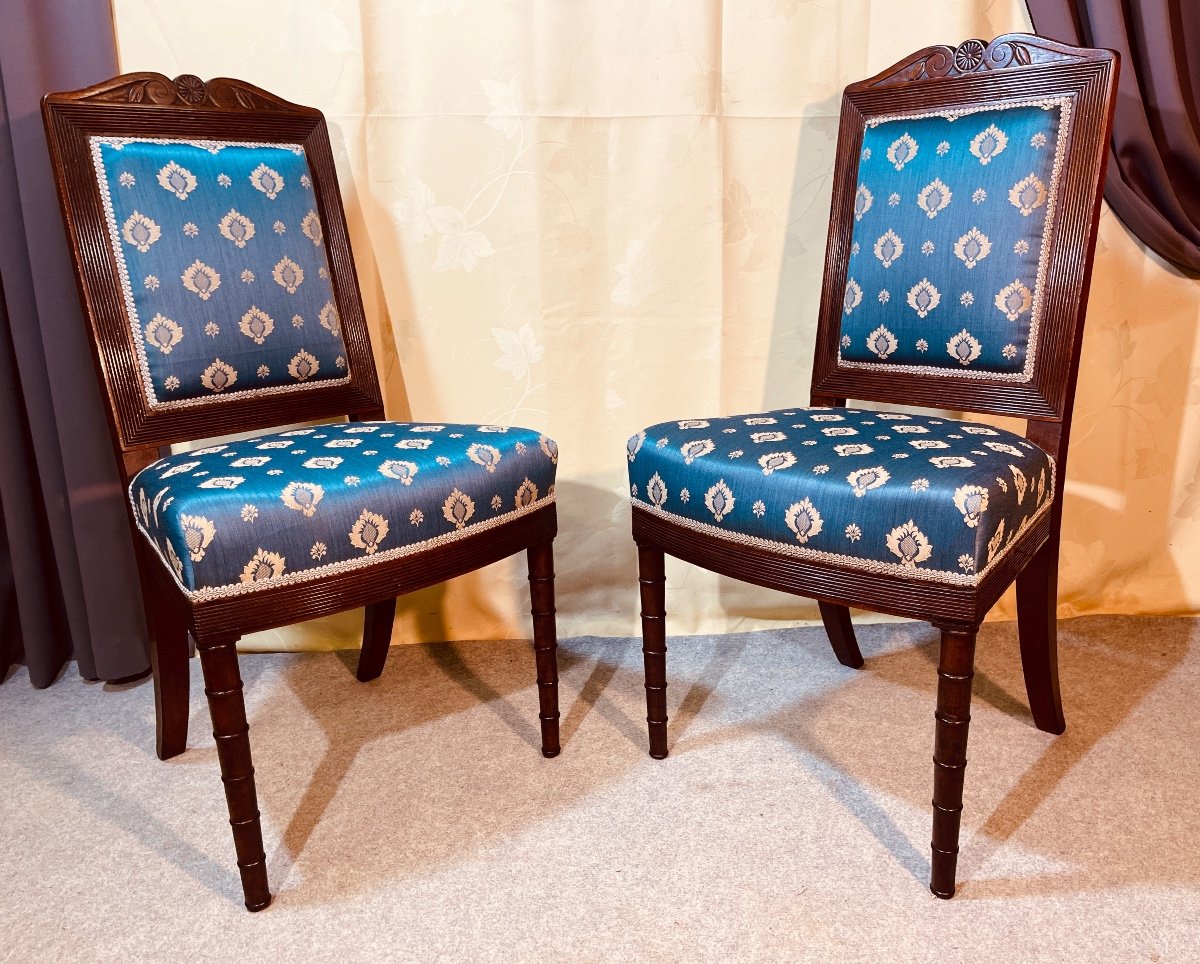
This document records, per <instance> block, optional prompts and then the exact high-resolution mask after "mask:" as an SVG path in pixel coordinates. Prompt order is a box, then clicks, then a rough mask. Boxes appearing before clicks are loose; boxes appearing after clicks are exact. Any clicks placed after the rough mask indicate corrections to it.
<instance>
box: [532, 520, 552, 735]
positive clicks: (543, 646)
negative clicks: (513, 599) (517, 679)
mask: <svg viewBox="0 0 1200 964" xmlns="http://www.w3.org/2000/svg"><path fill="white" fill-rule="evenodd" d="M527 555H528V557H529V601H530V611H531V613H532V614H533V653H534V659H535V660H536V663H537V684H538V707H539V710H538V716H539V719H540V720H541V723H542V756H546V757H555V756H558V751H559V737H558V659H557V656H556V655H555V653H556V650H557V649H558V638H557V634H556V630H555V625H554V548H553V544H552V543H549V542H546V543H543V544H541V545H538V546H530V547H529V550H528V552H527Z"/></svg>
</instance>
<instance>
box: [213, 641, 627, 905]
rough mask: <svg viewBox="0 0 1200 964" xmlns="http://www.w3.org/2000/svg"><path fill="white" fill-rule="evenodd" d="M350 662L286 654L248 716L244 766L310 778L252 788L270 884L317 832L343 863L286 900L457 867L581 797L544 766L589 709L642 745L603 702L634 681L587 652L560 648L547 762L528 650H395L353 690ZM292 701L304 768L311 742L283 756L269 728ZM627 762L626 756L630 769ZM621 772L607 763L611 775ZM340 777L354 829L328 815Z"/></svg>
mask: <svg viewBox="0 0 1200 964" xmlns="http://www.w3.org/2000/svg"><path fill="white" fill-rule="evenodd" d="M585 645H586V641H585ZM357 658H358V654H357V652H355V651H353V650H350V651H345V652H343V653H339V654H338V657H337V660H338V664H340V665H337V666H336V669H335V668H334V667H333V666H332V665H331V664H330V663H329V661H327V660H326V661H324V662H323V663H322V662H320V661H317V660H314V659H312V658H310V657H305V656H296V657H293V658H291V659H289V660H288V661H287V663H286V664H285V666H284V668H283V669H282V672H281V679H280V680H278V681H276V683H275V684H274V686H272V687H271V695H270V696H269V697H268V698H267V700H266V701H265V702H264V703H263V704H261V705H259V706H258V707H257V708H256V709H255V711H254V714H253V717H254V719H253V726H254V730H255V749H256V754H257V759H259V760H262V761H263V762H261V763H260V764H259V769H260V773H265V771H268V770H269V771H271V772H273V773H289V774H299V773H310V775H309V776H308V777H307V779H306V780H304V782H303V784H302V785H301V786H299V787H298V786H297V783H298V782H299V781H293V782H292V783H288V782H287V781H278V780H271V779H266V778H264V777H260V779H259V781H258V793H259V801H260V807H261V808H262V810H263V813H264V815H270V814H278V815H280V817H281V818H282V819H281V820H280V821H279V822H280V823H282V824H283V827H282V830H281V832H280V835H279V839H278V844H277V846H276V847H275V848H274V851H273V852H272V853H271V854H269V856H268V874H269V877H270V879H271V881H272V886H273V888H275V889H276V890H278V888H280V887H281V886H285V882H286V881H287V880H288V879H289V878H290V877H293V876H294V871H295V868H296V864H297V862H298V861H299V860H300V857H301V855H302V854H304V853H305V852H306V851H307V850H309V849H310V848H312V847H313V846H314V845H316V839H315V838H316V835H317V834H318V833H320V835H321V838H320V843H319V847H320V849H321V850H322V851H323V850H324V848H326V847H328V848H329V849H330V850H331V852H332V851H335V850H336V852H337V853H338V854H341V855H342V857H341V858H339V860H337V861H333V862H331V863H330V864H324V863H323V864H321V867H322V871H321V872H322V874H323V875H324V874H326V873H328V876H329V877H331V878H333V877H336V882H334V881H332V880H330V879H327V880H326V881H325V885H324V887H322V888H316V889H312V888H308V887H300V888H297V889H295V890H294V891H292V892H291V893H289V896H288V899H289V901H291V902H293V903H307V902H311V901H319V900H327V899H328V889H329V887H331V886H332V887H336V890H337V893H338V895H339V897H342V896H346V895H347V894H348V893H349V892H351V891H361V890H363V889H366V888H370V887H371V886H373V885H372V883H371V881H372V880H374V879H383V878H387V877H394V876H397V875H410V874H417V873H419V872H421V871H422V870H424V869H427V868H429V867H430V866H437V865H439V864H441V863H444V862H445V861H447V860H452V859H464V858H467V857H469V856H471V855H472V854H474V853H476V852H478V851H479V850H480V849H481V848H482V847H484V846H485V845H486V843H487V842H488V841H489V840H502V839H505V838H508V837H511V836H513V835H517V834H520V833H522V832H523V831H524V830H525V829H526V828H528V827H530V826H533V825H536V824H537V823H540V822H541V821H544V820H545V819H547V815H548V814H549V813H552V812H553V811H554V810H555V809H560V808H565V807H569V806H571V805H572V803H573V801H574V799H575V798H576V797H578V796H582V795H584V794H587V793H591V792H594V791H595V789H596V775H594V774H592V773H589V774H587V775H586V777H585V778H583V779H571V780H555V779H554V777H555V773H554V772H553V771H552V770H551V769H550V768H555V767H569V766H570V763H569V757H570V748H571V747H570V744H571V740H572V738H573V737H574V736H575V734H576V733H578V731H579V727H580V726H581V724H582V723H583V721H584V720H585V718H586V717H587V715H588V714H589V713H590V712H591V711H592V710H593V709H595V710H597V711H598V712H599V713H601V714H602V716H603V717H604V718H605V719H607V720H608V721H609V722H610V724H611V725H612V726H613V727H614V729H616V730H617V731H618V732H619V733H620V735H621V736H622V737H624V739H626V740H629V741H630V742H633V743H637V744H638V745H644V739H645V737H644V733H642V732H641V731H640V728H639V727H638V725H637V723H635V722H634V721H632V720H630V719H629V718H628V717H627V716H626V715H625V714H624V713H623V712H622V711H621V710H620V708H619V707H618V706H616V705H615V704H614V703H613V702H612V701H610V700H608V699H606V698H605V696H604V693H605V690H606V689H607V688H608V686H609V685H610V684H611V683H613V681H614V680H615V679H618V678H620V679H621V685H622V686H629V687H632V686H634V685H635V680H636V678H637V677H636V674H634V673H630V672H628V671H623V670H622V668H621V667H620V665H619V662H618V661H617V660H613V659H610V658H609V657H608V654H607V653H604V652H601V653H600V655H599V656H597V655H596V653H595V652H592V651H586V652H575V651H572V650H569V649H565V648H562V647H560V649H559V673H560V680H561V681H562V683H563V684H565V685H560V702H562V703H565V704H566V705H565V706H563V709H564V710H565V712H564V715H563V718H562V722H561V724H560V730H561V734H562V738H563V748H564V749H563V754H561V755H560V757H559V759H557V760H545V759H543V758H542V756H541V753H540V752H539V751H540V747H541V738H540V732H539V729H538V726H537V713H538V697H537V686H536V671H535V666H534V654H533V647H532V644H530V643H529V642H524V641H511V640H510V641H504V642H468V643H461V642H460V643H434V644H422V645H411V646H394V647H392V648H391V651H390V653H389V655H388V661H387V664H386V665H385V667H384V671H383V674H382V676H381V677H380V678H379V679H378V680H374V681H372V682H370V683H366V684H363V683H359V682H358V681H357V680H356V679H355V678H354V676H353V671H354V668H355V666H356V664H357ZM243 662H244V663H248V662H252V660H244V661H243ZM585 674H586V675H585ZM581 677H582V678H581ZM625 677H627V678H625ZM575 694H577V695H575ZM297 702H298V703H299V704H300V705H302V706H303V708H304V711H305V716H306V719H305V724H306V725H312V726H314V727H315V728H316V730H317V731H319V733H320V734H321V735H323V736H324V738H325V742H326V748H325V750H324V751H323V753H322V754H321V756H320V759H319V760H318V761H317V762H316V765H315V767H313V761H312V756H313V754H312V742H313V741H312V740H311V739H309V740H308V741H306V746H307V750H306V749H304V748H299V749H295V750H293V749H292V748H291V747H290V746H289V743H288V741H287V739H286V738H285V735H284V734H281V733H276V732H272V731H273V730H274V729H275V728H276V727H278V726H279V725H280V723H281V721H282V720H283V719H285V718H291V719H292V720H293V722H294V718H295V716H296V709H295V704H296V703H297ZM480 710H484V711H485V712H482V713H481V712H480ZM455 717H458V718H460V719H462V720H463V721H464V727H463V729H462V730H460V731H455V730H452V729H447V727H446V726H445V722H446V720H448V719H451V718H455ZM497 722H499V723H500V724H501V726H496V723H497ZM432 725H437V726H438V729H437V733H438V736H439V738H440V739H442V740H445V739H446V735H447V733H449V734H450V739H451V742H446V743H444V744H443V745H441V746H433V745H431V744H429V743H428V741H427V738H426V737H425V736H424V734H423V731H424V730H426V729H427V728H429V727H430V726H432ZM455 733H457V737H456V736H455ZM514 744H516V746H515V747H514ZM497 745H503V751H502V752H503V753H504V754H505V757H504V759H505V765H506V767H507V769H506V770H505V771H503V772H500V771H498V770H497V769H496V767H495V764H494V762H493V761H494V759H495V756H496V753H497V752H500V751H497V750H496V749H495V748H496V747H497ZM189 755H192V754H191V753H189ZM205 758H208V759H205ZM635 759H636V757H632V756H631V757H629V758H628V760H629V762H630V763H632V762H633V761H634V760H635ZM195 760H196V762H197V763H204V764H205V765H208V766H214V767H215V764H216V761H215V750H211V749H210V748H208V747H205V748H204V752H203V753H200V754H196V756H195ZM376 760H379V761H381V762H385V763H394V761H396V760H402V761H404V763H405V767H406V769H405V770H404V771H403V772H402V773H396V772H381V771H377V769H376V768H375V767H374V766H373V765H372V763H373V761H376ZM623 765H624V764H623V763H622V762H621V761H618V762H617V766H618V768H620V767H621V766H623ZM435 769H436V770H439V771H441V770H444V771H445V772H444V774H441V775H440V776H439V779H438V780H436V781H424V780H422V779H421V777H420V774H421V773H423V772H430V771H432V770H435ZM214 779H215V778H214ZM601 779H602V780H603V778H601ZM348 781H349V782H350V783H354V784H355V789H354V792H355V794H356V795H358V796H359V799H358V802H357V803H356V805H355V812H356V813H358V814H360V817H359V819H358V822H357V823H356V824H349V825H348V824H347V822H346V818H345V811H344V810H340V809H339V811H338V813H339V815H340V819H339V820H331V819H330V808H331V805H332V804H333V802H334V800H335V798H336V797H337V795H338V793H339V792H340V791H341V789H342V788H343V787H345V786H346V785H347V783H348ZM427 782H429V783H436V784H437V785H438V786H439V787H441V788H443V790H444V788H445V787H446V786H453V785H456V784H457V785H460V786H461V789H462V792H460V793H459V794H458V795H457V796H455V797H454V799H453V800H452V801H451V800H446V799H433V798H430V796H429V794H428V793H423V791H424V790H425V789H426V787H425V786H424V784H425V783H427ZM364 783H366V784H369V785H368V786H364ZM534 803H536V804H537V805H536V806H534ZM361 814H371V815H372V817H371V819H367V818H365V817H363V816H361ZM368 834H369V836H370V839H369V840H368V839H367V838H368ZM396 855H401V856H400V858H399V859H397V856H396ZM314 859H316V858H314ZM285 889H288V890H291V888H286V887H285ZM321 890H324V893H323V894H321V895H320V896H318V891H321Z"/></svg>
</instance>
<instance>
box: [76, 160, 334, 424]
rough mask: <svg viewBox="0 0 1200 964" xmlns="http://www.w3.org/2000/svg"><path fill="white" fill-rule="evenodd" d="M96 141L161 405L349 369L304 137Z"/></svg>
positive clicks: (155, 401) (128, 293) (289, 384)
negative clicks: (274, 141)
mask: <svg viewBox="0 0 1200 964" xmlns="http://www.w3.org/2000/svg"><path fill="white" fill-rule="evenodd" d="M91 143H92V157H93V160H94V163H95V166H96V175H97V178H98V181H99V185H100V191H101V196H102V197H103V199H104V202H105V210H106V216H107V218H108V222H109V223H108V227H109V231H110V234H111V236H112V241H113V246H114V248H115V249H116V250H117V252H118V262H119V267H120V272H121V277H122V286H123V288H124V294H125V301H126V308H127V310H128V312H129V315H130V320H131V324H132V327H133V335H134V339H135V343H136V344H137V345H138V346H139V355H140V357H141V361H142V376H143V378H142V380H143V385H144V389H145V391H146V394H147V397H148V399H149V401H150V404H151V405H152V406H172V405H179V404H187V403H188V400H191V399H212V398H213V397H215V396H218V395H221V396H225V395H233V394H237V395H244V393H246V392H255V391H264V390H267V391H272V392H278V391H296V390H301V389H304V388H306V387H310V386H312V385H314V383H325V384H328V383H330V382H331V381H337V382H344V381H345V380H346V378H347V375H348V369H347V362H346V354H345V348H344V345H343V342H342V330H341V321H340V319H339V317H338V312H337V308H336V306H335V303H334V296H333V289H332V287H331V286H330V283H329V266H328V263H327V260H326V251H325V243H324V235H323V232H322V227H321V221H320V218H319V216H318V214H317V204H316V200H315V198H314V196H313V191H312V179H311V174H310V172H309V168H308V162H307V160H306V159H305V156H304V151H303V149H302V148H301V147H299V146H298V145H238V144H232V143H224V142H214V141H204V142H185V141H160V140H156V141H147V140H132V139H129V138H101V137H95V138H92V142H91ZM193 404H194V403H193Z"/></svg>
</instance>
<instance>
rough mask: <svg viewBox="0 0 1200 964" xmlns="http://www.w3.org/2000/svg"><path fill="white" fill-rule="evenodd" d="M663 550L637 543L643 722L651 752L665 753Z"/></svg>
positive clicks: (665, 647)
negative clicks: (647, 733) (642, 673)
mask: <svg viewBox="0 0 1200 964" xmlns="http://www.w3.org/2000/svg"><path fill="white" fill-rule="evenodd" d="M665 567H666V560H665V558H664V556H663V551H662V550H661V549H658V548H656V547H654V546H638V586H639V589H640V591H641V598H642V655H643V657H644V658H645V664H646V725H647V728H648V729H649V731H650V755H651V756H652V757H654V759H656V760H661V759H663V758H664V757H665V756H666V755H667V576H666V568H665Z"/></svg>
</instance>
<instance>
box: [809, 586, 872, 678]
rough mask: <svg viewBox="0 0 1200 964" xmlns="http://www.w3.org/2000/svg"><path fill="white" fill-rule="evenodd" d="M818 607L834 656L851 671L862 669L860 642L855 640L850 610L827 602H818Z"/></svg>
mask: <svg viewBox="0 0 1200 964" xmlns="http://www.w3.org/2000/svg"><path fill="white" fill-rule="evenodd" d="M817 605H818V606H819V607H820V609H821V622H823V623H824V624H825V632H826V634H827V635H828V636H829V644H830V645H831V646H832V647H833V654H834V655H835V656H836V657H837V660H838V662H839V663H841V664H842V665H843V666H849V667H850V668H851V669H861V668H862V664H863V658H862V653H861V652H859V649H858V640H857V639H855V638H854V624H853V623H851V622H850V608H849V607H848V606H838V605H836V604H834V603H826V602H818V603H817Z"/></svg>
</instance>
